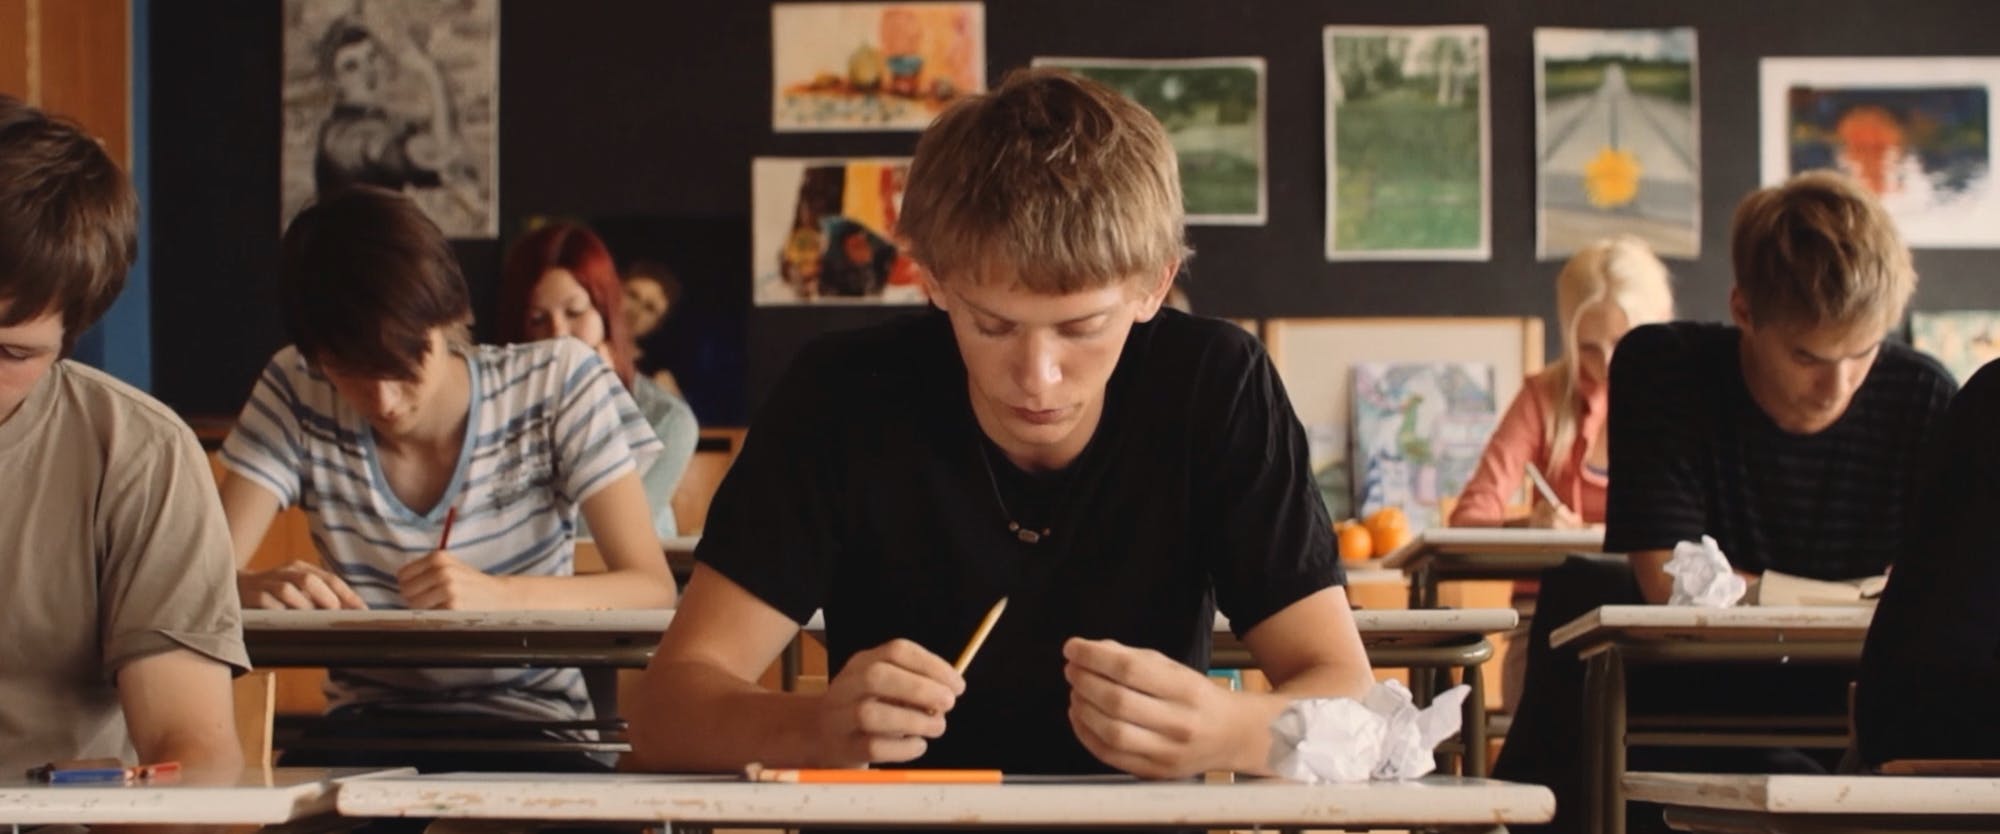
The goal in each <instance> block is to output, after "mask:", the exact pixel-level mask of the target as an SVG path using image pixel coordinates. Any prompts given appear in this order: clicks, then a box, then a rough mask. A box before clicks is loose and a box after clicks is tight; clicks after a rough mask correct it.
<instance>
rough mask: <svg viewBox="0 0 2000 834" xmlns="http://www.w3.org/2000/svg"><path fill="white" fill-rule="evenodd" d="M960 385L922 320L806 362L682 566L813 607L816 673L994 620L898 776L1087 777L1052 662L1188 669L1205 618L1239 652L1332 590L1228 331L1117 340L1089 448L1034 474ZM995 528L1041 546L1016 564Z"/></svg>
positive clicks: (1281, 412)
mask: <svg viewBox="0 0 2000 834" xmlns="http://www.w3.org/2000/svg"><path fill="white" fill-rule="evenodd" d="M966 385H967V383H966V376H965V366H964V364H963V362H962V360H961V359H960V357H959V353H958V348H957V344H956V342H955V341H954V340H953V337H952V332H951V326H950V323H949V320H948V319H947V318H946V317H945V316H944V315H943V314H942V313H936V312H932V313H930V314H927V315H923V316H917V317H912V318H907V319H902V320H898V321H894V322H891V323H888V324H885V325H881V326H877V327H872V328H868V329H864V330H859V331H854V332H851V333H845V334H839V335H836V336H833V337H829V338H825V339H822V340H820V341H818V342H816V343H814V344H813V345H811V346H810V347H808V348H807V349H806V350H805V351H804V352H803V353H802V354H801V355H800V356H799V358H798V359H797V360H796V361H795V362H794V363H793V365H792V367H791V369H790V370H789V371H788V372H787V374H786V376H785V378H784V380H783V381H782V382H781V383H780V384H779V386H778V389H777V390H776V392H775V393H774V394H773V395H772V397H771V400H770V401H769V402H768V403H767V404H766V405H765V406H764V408H763V410H762V413H760V414H759V415H758V416H757V419H756V421H755V422H754V423H753V424H752V426H751V430H750V433H749V437H748V439H747V441H746V442H745V444H744V446H743V452H742V455H741V456H740V457H738V458H737V460H736V462H735V463H734V464H733V465H732V467H731V469H730V472H729V475H728V477H727V478H726V479H725V480H724V481H723V483H722V485H721V487H720V488H719V489H718V490H717V491H716V496H715V502H714V504H713V505H712V506H711V508H710V510H709V515H708V521H707V526H706V528H705V529H704V531H703V534H702V542H701V545H700V549H699V550H698V551H697V553H696V555H697V557H698V558H700V559H701V560H702V561H703V562H705V563H706V564H708V565H709V566H710V567H711V568H713V569H715V570H717V571H719V572H721V573H722V574H723V575H725V576H728V577H729V578H730V579H732V580H734V581H735V582H737V583H738V584H740V585H742V586H743V587H744V588H746V589H748V590H749V591H750V592H751V593H752V594H754V595H756V596H757V597H758V598H760V599H762V600H764V601H765V602H767V603H769V604H770V605H771V606H773V607H774V608H777V609H778V610H779V611H781V612H783V613H784V614H785V615H786V616H789V617H791V618H792V619H794V620H797V621H799V622H801V623H803V622H805V621H806V620H807V619H808V618H810V617H811V616H812V613H813V611H814V610H815V609H821V608H823V609H824V610H825V614H826V632H827V638H828V653H829V662H830V664H831V666H832V668H833V669H834V670H836V672H837V670H838V669H839V668H840V667H841V665H842V664H844V663H845V662H846V661H847V659H848V658H849V657H851V656H853V655H854V654H855V653H857V652H859V651H862V650H865V649H869V648H872V647H875V646H878V645H881V644H882V643H885V642H888V641H889V640H892V639H895V638H899V637H900V638H907V639H910V640H914V641H916V642H917V643H920V644H922V645H923V646H924V647H926V648H928V649H929V650H931V651H932V652H935V653H937V654H938V655H939V656H940V657H943V658H945V659H946V660H951V659H953V658H955V657H956V656H957V654H958V652H959V650H960V649H961V648H962V647H963V646H964V645H965V642H966V639H967V638H968V637H969V636H971V634H972V632H973V629H974V628H975V627H976V626H977V625H978V623H979V620H980V619H981V618H982V617H983V616H984V615H985V613H986V611H987V609H988V608H989V607H991V606H992V604H993V603H994V601H995V600H997V599H999V598H1000V597H1003V596H1004V597H1008V598H1009V601H1008V607H1007V612H1006V614H1005V615H1004V616H1003V617H1002V618H1001V619H1000V622H999V625H998V626H997V627H996V628H995V629H994V630H993V633H992V635H991V636H990V637H989V638H988V640H987V642H986V644H985V647H984V648H982V649H981V650H980V653H979V655H978V657H977V659H975V660H974V661H973V663H972V665H971V667H970V668H969V669H967V670H966V687H967V688H966V692H965V695H964V696H963V697H961V698H960V699H959V701H958V705H957V706H956V707H955V708H954V709H953V711H952V712H951V714H950V715H949V716H948V718H947V729H946V732H945V735H944V736H943V737H942V738H939V739H937V740H935V741H934V742H932V743H931V745H930V747H929V752H928V753H927V754H926V755H925V756H924V757H923V759H921V760H920V761H918V762H916V763H914V764H916V765H919V766H928V767H997V768H1002V769H1005V770H1007V771H1009V772H1018V773H1089V772H1101V771H1105V770H1107V769H1108V768H1107V767H1106V766H1105V765H1103V764H1102V763H1100V762H1098V761H1097V760H1096V758H1095V757H1093V756H1091V755H1090V753H1089V752H1088V751H1086V750H1085V749H1084V748H1083V746H1082V745H1081V744H1079V743H1078V742H1077V741H1076V739H1075V737H1074V736H1073V734H1072V732H1071V730H1070V727H1069V722H1068V718H1067V717H1066V712H1067V709H1068V698H1069V690H1068V685H1067V683H1065V682H1064V680H1063V678H1062V665H1063V658H1062V643H1063V641H1064V640H1065V639H1067V638H1069V637H1072V636H1080V637H1088V638H1111V639H1116V640H1119V641H1121V642H1124V643H1126V644H1129V645H1134V646H1140V647H1145V648H1150V649H1155V650H1157V651H1159V652H1161V653H1163V654H1165V655H1166V656H1168V657H1171V658H1175V659H1178V660H1180V661H1182V662H1184V663H1186V664H1187V665H1189V666H1191V667H1194V668H1197V669H1205V668H1206V667H1207V663H1208V652H1209V644H1210V640H1211V629H1212V627H1213V622H1214V620H1213V616H1214V611H1215V608H1216V606H1217V605H1219V606H1220V608H1221V610H1222V611H1223V612H1224V613H1226V614H1227V615H1228V616H1229V618H1230V623H1231V626H1232V627H1233V628H1234V629H1235V630H1236V631H1237V632H1238V634H1241V633H1242V632H1244V631H1247V630H1249V629H1250V628H1251V627H1253V626H1255V625H1257V624H1258V623H1259V622H1261V621H1263V620H1264V619H1265V618H1266V617H1268V616H1270V615H1271V614H1273V613H1276V612H1278V611H1279V610H1281V609H1283V608H1285V607H1286V606H1288V605H1290V604H1292V603H1293V602H1296V601H1298V600H1299V599H1301V598H1303V597H1305V596H1307V595H1309V594H1312V593H1314V592H1316V591H1319V590H1321V589H1323V588H1326V587H1329V586H1333V585H1337V584H1340V583H1342V582H1343V581H1344V575H1343V574H1342V572H1341V569H1340V565H1339V561H1338V559H1337V557H1336V551H1335V548H1334V542H1333V538H1332V533H1331V530H1330V529H1329V524H1328V519H1327V515H1326V510H1325V507H1324V506H1323V505H1322V504H1321V503H1320V499H1319V496H1318V493H1317V491H1316V490H1315V489H1314V487H1313V481H1312V477H1311V473H1310V471H1309V470H1308V467H1307V462H1306V461H1307V458H1306V439H1305V433H1304V431H1303V429H1302V428H1301V427H1300V425H1299V422H1298V418H1297V417H1296V416H1295V415H1294V413H1293V411H1292V406H1291V403H1290V401H1289V400H1287V399H1286V398H1285V393H1284V390H1283V388H1282V386H1280V384H1279V382H1278V377H1277V374H1276V373H1275V372H1274V371H1273V369H1272V367H1271V363H1270V360H1269V358H1268V357H1267V356H1266V355H1265V354H1264V352H1263V350H1262V349H1261V348H1260V347H1259V346H1258V344H1257V342H1256V340H1255V339H1253V338H1252V337H1251V336H1250V335H1249V334H1246V333H1244V332H1243V331H1241V330H1240V329H1238V328H1235V327H1233V326H1231V325H1229V324H1227V323H1224V322H1219V321H1214V320H1209V319H1199V318H1193V317H1189V316H1185V315H1181V314H1179V313H1176V312H1173V311H1170V310H1163V311H1161V313H1160V315H1159V316H1158V317H1156V318H1155V319H1154V320H1153V321H1152V322H1150V323H1145V324H1140V325H1138V326H1136V327H1134V328H1133V330H1132V333H1131V335H1130V336H1129V337H1128V338H1127V340H1126V343H1125V348H1124V353H1123V354H1122V355H1121V356H1120V358H1119V362H1118V366H1117V369H1116V371H1114V373H1113V374H1112V377H1111V380H1110V383H1109V386H1108V389H1109V390H1108V391H1107V394H1106V398H1105V408H1104V414H1103V417H1102V421H1101V422H1100V424H1099V426H1098V428H1097V431H1096V433H1095V434H1094V435H1093V436H1092V439H1091V441H1090V443H1089V445H1088V446H1087V447H1086V448H1085V450H1084V451H1083V453H1082V454H1081V455H1080V456H1079V457H1078V458H1077V460H1076V461H1075V462H1073V463H1072V464H1070V465H1069V466H1068V467H1066V468H1065V469H1064V470H1063V471H1061V472H1059V473H1053V474H1050V475H1042V476H1032V477H1031V476H1029V475H1027V474H1026V473H1022V472H1020V471H1019V470H1016V469H1015V468H1014V467H1013V466H1012V464H1011V463H1009V462H1008V461H1007V459H1006V458H1005V456H1003V455H1000V454H999V453H998V452H997V451H993V450H989V449H988V448H987V444H988V441H987V440H986V438H985V435H984V433H983V432H981V431H980V430H979V428H978V426H977V424H976V423H975V422H974V419H973V416H972V410H971V404H970V398H969V395H968V393H967V388H966ZM982 457H984V458H985V460H982ZM989 467H990V468H991V473H992V474H990V475H989ZM996 488H997V490H998V491H999V492H1001V493H1003V494H1004V503H1005V506H1006V508H1007V509H1006V510H1005V511H1003V509H1002V499H1000V498H996V495H995V493H996ZM1010 516H1012V517H1013V518H1012V520H1019V521H1022V522H1023V523H1026V524H1030V525H1031V526H1035V527H1042V526H1046V527H1048V528H1049V529H1050V530H1051V531H1052V532H1051V534H1050V535H1049V536H1048V537H1047V538H1046V539H1044V540H1042V541H1041V542H1040V543H1038V544H1026V543H1023V542H1022V541H1020V540H1019V539H1017V538H1016V537H1015V535H1014V534H1013V533H1010V532H1008V529H1007V524H1008V522H1009V520H1010Z"/></svg>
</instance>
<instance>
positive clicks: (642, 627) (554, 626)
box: [243, 608, 674, 634]
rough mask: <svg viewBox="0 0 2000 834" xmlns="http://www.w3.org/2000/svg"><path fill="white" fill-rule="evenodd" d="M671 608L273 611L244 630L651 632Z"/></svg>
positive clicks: (254, 612)
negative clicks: (617, 609)
mask: <svg viewBox="0 0 2000 834" xmlns="http://www.w3.org/2000/svg"><path fill="white" fill-rule="evenodd" d="M673 619H674V612H673V609H670V608H647V609H627V610H620V611H611V610H597V611H406V610H402V609H395V610H366V611H289V610H287V611H274V610H264V609H246V610H245V611H244V612H243V630H245V631H395V632H513V631H534V632H651V633H653V634H659V633H660V632H662V631H665V630H666V629H667V624H668V623H671V622H673Z"/></svg>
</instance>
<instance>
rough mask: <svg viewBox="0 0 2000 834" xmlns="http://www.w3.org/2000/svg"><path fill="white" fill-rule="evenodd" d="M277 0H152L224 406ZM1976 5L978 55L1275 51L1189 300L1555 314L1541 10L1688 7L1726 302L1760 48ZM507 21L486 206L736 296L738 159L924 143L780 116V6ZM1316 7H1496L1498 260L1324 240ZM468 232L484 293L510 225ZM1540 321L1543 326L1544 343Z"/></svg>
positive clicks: (1057, 32) (178, 296)
mask: <svg viewBox="0 0 2000 834" xmlns="http://www.w3.org/2000/svg"><path fill="white" fill-rule="evenodd" d="M279 10H280V4H279V3H277V2H273V1H272V0H213V2H205V3H200V4H185V5H177V6H174V7H173V8H172V10H171V11H168V10H165V9H162V10H161V11H160V13H156V14H154V15H153V16H152V21H151V24H152V25H151V35H152V38H153V42H152V44H151V46H152V52H151V64H150V72H151V73H152V77H151V79H150V83H151V87H152V91H153V93H152V96H153V98H152V105H153V107H152V110H153V113H154V129H153V143H152V151H153V154H154V160H153V161H154V176H153V191H152V197H153V205H152V207H151V209H152V212H153V232H154V235H155V246H154V254H153V270H154V275H153V281H154V287H155V291H154V325H155V338H156V356H157V358H158V361H157V363H156V365H157V369H156V375H155V380H156V386H155V388H156V392H157V393H158V394H159V396H161V397H162V398H163V399H165V400H166V401H167V402H168V403H170V404H172V405H174V406H175V407H177V408H179V409H181V410H182V411H184V412H186V413H190V414H217V413H233V412H234V411H236V409H237V408H238V407H239V406H240V404H241V401H242V399H243V397H244V396H245V395H246V394H247V392H248V390H249V388H250V385H251V383H252V382H253V381H254V379H255V377H256V374H257V372H258V370H259V369H260V368H261V366H262V364H263V362H264V360H265V359H266V358H267V357H268V356H269V354H270V352H271V351H273V350H275V349H276V348H277V347H279V346H280V344H281V343H282V340H283V335H282V331H281V327H280V324H279V322H278V319H277V313H276V310H275V307H274V298H275V295H274V293H273V292H271V289H270V284H271V277H272V273H273V271H274V269H275V265H276V262H277V238H278V232H279V229H278V211H279V209H278V130H279V110H278V103H279V102H278V84H279V66H280V60H281V58H280V54H279ZM1991 10H1992V4H1991V0H1920V1H1919V2H1907V3H1886V2H1881V0H1755V2H1742V1H1741V0H1684V1H1683V2H1675V3H1606V2H1602V0H1515V1H1514V2H1491V1H1490V0H1429V2H1425V3H1421V4H1413V3H1405V2H1396V1H1395V0H1368V1H1367V2H1358V1H1353V0H1350V2H1327V1H1326V0H1320V1H1319V2H1305V0H1228V2H1217V1H1216V0H1143V1H1142V0H1098V1H1097V2H1077V0H989V2H988V3H987V4H986V16H987V57H988V73H989V76H990V78H992V79H994V80H997V79H998V78H999V77H1000V76H1001V75H1002V74H1003V73H1004V72H1005V71H1006V70H1007V69H1009V68H1012V67H1017V66H1022V65H1025V64H1026V63H1027V61H1028V59H1030V58H1031V57H1033V56H1035V55H1058V54H1060V55H1074V56H1110V57H1198V56H1232V55H1261V56H1264V57H1265V58H1266V60H1267V61H1268V66H1269V76H1268V89H1269V102H1268V112H1269V122H1268V129H1269V137H1270V142H1269V155H1270V159H1269V176H1270V222H1269V223H1268V225H1266V226H1264V227H1260V228H1225V227H1197V228H1195V229H1193V230H1192V232H1191V237H1192V242H1193V244H1194V247H1195V249H1196V250H1197V252H1198V255H1197V256H1196V258H1195V260H1194V262H1193V264H1192V269H1193V283H1192V285H1191V294H1192V297H1193V300H1194V304H1195V306H1196V308H1197V309H1198V310H1199V311H1201V312H1204V313H1208V314H1213V315H1219V316H1229V317H1284V316H1347V315H1398V316H1402V315H1425V316H1433V315H1543V316H1548V315H1550V314H1551V313H1552V311H1553V306H1554V301H1553V298H1552V292H1551V286H1552V281H1553V276H1554V273H1555V270H1556V265H1555V264H1551V263H1540V262H1537V261H1536V260H1535V257H1534V240H1535V226H1534V205H1535V195H1534V181H1533V166H1532V164H1531V163H1530V159H1531V156H1532V147H1533V144H1534V114H1533V107H1534V95H1533V91H1532V84H1533V70H1532V67H1531V59H1532V54H1533V48H1532V41H1531V33H1532V30H1533V28H1534V27H1535V26H1538V25H1562V26H1585V27H1598V26H1668V25H1693V26H1695V27H1696V28H1697V30H1698V38H1699V51H1700V63H1699V73H1700V82H1701V84H1700V87H1701V90H1700V98H1701V102H1700V104H1701V156H1702V164H1703V182H1702V190H1703V195H1704V208H1703V215H1702V252H1703V254H1702V257H1701V259H1700V260H1698V261H1674V262H1671V263H1670V265H1671V266H1672V267H1673V268H1674V271H1675V273H1676V275H1677V277H1678V282H1679V284H1678V286H1679V291H1680V296H1681V310H1682V312H1683V314H1684V315H1686V316H1688V317H1691V318H1702V319H1720V318H1723V317H1724V316H1725V315H1726V306H1725V303H1726V296H1727V288H1728V283H1729V268H1728V257H1727V249H1728V241H1727V234H1728V226H1729V218H1730V213H1731V210H1732V208H1733V206H1734V204H1735V202H1736V200H1737V198H1738V197H1740V196H1741V195H1742V194H1743V193H1745V192H1746V191H1748V190H1749V189H1751V188H1754V187H1755V186H1756V185H1757V176H1758V173H1757V169H1758V162H1757V151H1756V146H1757V145H1756V143H1757V128H1756V120H1757V102H1756V97H1757V59H1758V58H1759V57H1761V56H1767V55H1915V54H1940V55H1945V54H1958V55H1993V54H2000V40H1995V39H1994V38H1993V37H1992V35H1991V32H1990V31H1989V27H1985V26H1981V25H1977V24H1976V23H1975V21H1979V20H1983V19H1987V18H1989V17H1990V15H1991ZM501 16H502V19H501V58H500V64H501V81H500V83H501V99H502V104H501V118H502V125H501V130H500V144H501V171H500V206H501V212H502V228H503V229H511V228H514V227H515V226H516V224H517V223H518V220H519V219H520V218H522V217H524V216H526V215H529V214H533V213H544V212H551V213H558V214H570V215H576V216H583V217H604V216H636V215H645V216H653V217H658V218H661V219H662V220H663V221H665V222H667V223H678V224H686V225H690V226H695V227H702V228H711V229H722V230H733V232H734V234H721V235H715V234H704V235H695V236H692V237H695V238H697V239H698V240H711V241H713V240H726V241H727V244H728V246H729V247H733V248H735V249H737V250H739V251H737V253H736V254H734V255H732V254H730V253H729V252H728V251H726V250H723V251H719V252H718V253H716V254H715V256H714V257H712V258H709V259H708V260H706V261H704V263H707V264H711V265H713V267H714V269H715V270H716V272H717V273H718V274H715V275H701V276H683V277H684V278H687V279H689V280H707V281H717V280H720V281H726V282H733V286H735V287H736V288H737V289H736V290H735V291H737V292H740V293H741V294H742V295H741V296H739V297H738V298H739V300H740V299H741V298H747V296H748V292H749V290H748V285H749V279H748V271H749V252H748V251H747V249H748V246H747V241H748V239H749V235H748V231H747V223H748V214H749V210H750V206H749V194H748V184H749V167H750V159H751V158H752V157H753V156H758V155H773V156H807V155H811V156H819V155H900V154H907V153H909V152H910V150H911V149H912V147H913V144H914V140H915V135H914V134H908V133H900V134H891V133H866V134H790V135H778V134H774V133H772V132H771V130H770V116H769V113H770V93H769V86H770V74H771V69H770V66H771V64H770V46H769V38H770V13H769V9H768V6H767V5H766V4H764V3H761V2H752V1H751V0H728V1H727V2H705V3H702V2H674V3H661V2H657V0H594V1H593V2H565V3H556V2H542V1H540V0H533V1H531V0H506V2H503V4H502V12H501ZM1332 23H1348V24H1421V23H1483V24H1485V25H1486V26H1487V27H1488V31H1489V36H1490V43H1491V55H1490V61H1491V65H1490V79H1491V81H1490V83H1491V105H1492V114H1493V125H1492V129H1491V136H1492V160H1493V170H1492V183H1493V201H1492V203H1493V223H1492V235H1493V258H1492V260H1491V261H1490V262H1481V263H1342V264H1337V265H1335V264H1328V263H1327V262H1325V261H1324V260H1323V257H1322V249H1323V246H1322V240H1321V228H1322V226H1323V223H1324V208H1323V201H1324V194H1323V187H1324V179H1325V171H1324V167H1325V166H1324V163H1323V160H1322V156H1321V154H1322V141H1323V139H1322V136H1323V122H1322V116H1321V107H1322V96H1323V90H1322V86H1323V85H1322V81H1321V68H1320V67H1321V56H1320V46H1319V44H1320V35H1319V32H1320V27H1321V26H1323V25H1326V24H1332ZM689 245H699V244H697V243H690V244H689ZM457 249H458V252H459V254H460V256H461V258H463V260H464V263H465V267H466V272H467V275H468V278H469V279H470V280H471V282H472V285H473V288H474V295H475V303H476V304H478V305H480V307H479V309H480V310H481V311H482V312H483V311H485V310H486V309H487V308H488V307H490V303H491V295H492V290H491V288H492V286H493V284H494V282H495V279H496V276H497V273H498V267H499V260H500V251H501V250H500V245H499V243H497V242H493V241H481V242H462V243H460V244H459V245H458V246H457ZM732 263H733V264H734V268H733V270H732V269H731V264H732ZM1917 266H1918V269H1919V270H1920V271H1921V272H1922V274H1923V284H1922V287H1921V289H1920V290H1919V292H1918V295H1917V302H1916V303H1917V306H1918V307H1920V308H1924V309H1951V308H1965V307H1972V308H2000V252H1996V251H1993V250H1958V251H1942V250H1940V251H1920V252H1918V254H1917ZM732 272H733V274H732ZM898 312H901V310H898V309H877V308H848V309H826V308H818V309H771V310H754V309H753V310H751V311H750V313H749V318H748V322H747V324H748V330H747V332H748V340H749V343H748V368H747V375H748V382H749V385H748V391H749V399H750V400H751V401H752V402H755V401H757V400H759V399H761V397H762V395H763V394H764V393H765V392H766V391H768V389H769V387H770V385H771V384H772V383H773V382H774V381H775V380H776V378H777V376H778V374H780V373H781V372H782V370H783V368H784V366H785V363H786V362H787V361H789V359H790V357H791V356H792V354H793V353H794V352H795V351H796V350H797V348H798V347H799V346H800V345H801V344H803V343H804V342H806V341H807V340H809V339H810V338H812V337H813V336H814V335H816V334H818V333H821V332H825V331H828V330H832V329H838V328H844V327H850V326H855V325H860V324H865V323H867V322H870V321H875V320H878V319H880V318H882V317H884V316H888V315H895V314H897V313H898ZM1555 334H1556V329H1555V328H1553V327H1551V328H1549V337H1550V339H1552V340H1553V339H1554V338H1555ZM1551 355H1554V345H1553V344H1551ZM698 405H699V404H698ZM700 410H702V409H700V408H699V407H698V411H700ZM719 411H722V412H726V411H727V409H720V410H719ZM708 412H709V413H703V414H702V417H703V419H704V421H705V422H708V423H716V422H718V420H717V418H716V413H718V409H716V408H713V407H711V408H709V409H708Z"/></svg>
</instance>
